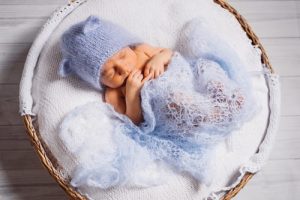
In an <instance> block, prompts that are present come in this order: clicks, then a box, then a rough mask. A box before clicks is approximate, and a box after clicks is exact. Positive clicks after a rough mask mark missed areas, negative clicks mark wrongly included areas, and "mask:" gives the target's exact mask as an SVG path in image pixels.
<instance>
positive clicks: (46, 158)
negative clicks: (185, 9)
mask: <svg viewBox="0 0 300 200" xmlns="http://www.w3.org/2000/svg"><path fill="white" fill-rule="evenodd" d="M214 2H215V3H216V4H219V5H220V6H221V7H222V8H224V9H226V10H228V11H229V12H230V13H232V14H233V15H234V16H235V18H236V19H237V20H238V22H239V23H240V25H241V27H242V28H243V30H244V31H245V32H246V33H247V36H248V37H249V38H250V39H251V41H252V45H256V46H258V48H260V50H261V51H262V56H261V62H262V63H263V64H265V66H266V67H267V68H269V69H270V71H271V73H275V72H274V70H273V69H272V67H271V65H270V63H269V60H268V57H267V54H266V51H265V49H264V48H263V46H262V45H261V43H260V42H259V39H258V37H257V36H256V35H255V33H254V32H253V31H252V29H251V27H250V26H249V25H248V23H247V22H246V20H245V19H244V18H243V17H242V16H241V15H240V14H239V13H238V12H237V10H236V9H234V8H233V7H232V6H231V5H229V3H227V2H226V1H225V0H214ZM72 3H75V1H74V0H71V1H70V3H69V4H68V5H71V4H72ZM22 119H23V122H24V125H25V128H26V132H27V134H28V136H29V139H30V141H31V145H32V146H33V147H34V149H35V151H36V152H37V154H38V156H39V158H40V160H41V162H42V164H43V166H44V167H45V168H46V169H47V170H48V172H49V173H50V175H51V176H52V177H53V178H54V179H55V180H56V182H57V183H58V184H59V185H60V186H61V187H62V188H63V190H64V191H65V192H66V193H67V194H68V195H69V197H70V198H71V199H81V200H84V199H87V198H86V197H85V196H84V195H82V194H80V193H79V192H77V191H76V190H75V189H74V188H73V187H72V186H70V185H69V183H68V182H67V181H65V180H64V179H63V178H62V177H61V175H60V174H59V173H58V171H57V169H56V167H55V166H56V163H55V158H53V156H52V155H51V153H50V151H49V150H48V149H47V148H46V145H44V143H43V141H42V139H41V137H40V134H39V133H38V125H37V124H35V123H34V120H33V118H32V116H31V115H28V114H26V115H24V116H22ZM253 175H254V174H252V173H249V172H247V173H246V174H245V175H244V177H243V178H242V180H241V181H240V183H239V184H238V185H237V186H236V187H235V188H233V189H231V190H229V191H227V193H226V194H225V195H224V196H223V197H222V199H223V200H228V199H231V198H233V197H234V196H235V195H236V194H237V193H238V192H239V191H240V190H241V189H242V188H243V187H244V186H245V185H246V184H247V182H248V181H249V180H250V179H251V177H253Z"/></svg>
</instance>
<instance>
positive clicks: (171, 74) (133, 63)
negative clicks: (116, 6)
mask: <svg viewBox="0 0 300 200" xmlns="http://www.w3.org/2000/svg"><path fill="white" fill-rule="evenodd" d="M60 45H61V49H62V55H63V59H62V61H61V63H60V66H59V74H60V75H61V76H63V77H65V76H67V75H69V74H75V75H77V76H78V77H79V78H81V79H82V80H84V81H86V82H87V83H89V84H90V85H91V86H93V87H94V88H95V89H97V90H99V91H100V92H102V94H103V100H104V102H105V103H107V104H109V105H111V106H112V107H113V108H114V112H116V114H117V116H119V117H120V118H121V119H122V120H123V122H124V124H123V125H124V127H126V128H124V134H125V135H127V136H129V137H130V138H132V139H133V140H134V141H136V142H137V143H138V144H140V145H141V146H143V147H146V148H147V149H148V150H149V152H151V153H152V154H153V155H154V156H155V157H156V158H157V159H161V160H164V161H166V162H167V163H169V164H171V165H173V166H175V168H176V169H178V170H179V171H187V172H190V174H191V175H193V176H194V177H195V178H196V179H198V180H202V181H203V180H204V179H205V180H206V181H207V179H206V178H207V177H208V176H209V175H208V174H207V169H206V168H207V166H206V164H205V163H206V161H207V160H205V159H206V155H205V154H206V152H207V151H208V150H209V149H211V148H212V146H213V144H216V143H217V142H219V141H221V140H223V139H224V138H226V136H228V135H229V133H230V132H232V131H233V130H235V129H237V128H239V127H240V126H241V125H242V124H243V123H244V122H245V121H246V120H249V115H247V113H249V112H248V111H249V110H251V109H252V108H253V107H252V108H251V105H254V102H252V99H251V98H250V96H251V92H250V91H247V92H245V88H242V87H240V86H239V84H238V83H236V82H235V81H234V80H231V79H230V78H229V76H228V73H227V72H226V71H225V70H224V69H223V68H222V67H221V66H220V65H219V64H218V63H217V62H215V61H213V60H209V59H205V58H197V59H194V60H186V59H185V58H184V57H183V56H182V55H181V54H180V53H179V52H177V51H172V50H171V49H169V48H161V47H154V46H152V45H150V44H147V43H145V42H143V41H142V40H141V39H140V38H138V37H137V36H134V35H132V34H130V33H129V32H128V31H127V30H125V29H124V28H122V27H120V26H118V25H117V24H114V23H112V22H109V21H107V20H104V19H100V18H98V17H96V16H90V17H88V18H87V19H86V20H85V21H82V22H80V23H78V24H75V25H73V26H72V27H71V28H69V29H68V30H67V31H66V32H65V33H64V34H63V36H62V39H61V43H60ZM208 182H209V181H208Z"/></svg>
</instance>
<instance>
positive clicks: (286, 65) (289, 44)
mask: <svg viewBox="0 0 300 200" xmlns="http://www.w3.org/2000/svg"><path fill="white" fill-rule="evenodd" d="M261 43H262V45H263V47H264V48H265V50H266V52H267V55H268V57H269V59H270V62H271V65H272V67H273V68H274V70H275V72H276V73H278V74H280V76H300V67H298V65H299V63H300V38H262V39H261Z"/></svg>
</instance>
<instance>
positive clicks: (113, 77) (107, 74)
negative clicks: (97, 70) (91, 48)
mask: <svg viewBox="0 0 300 200" xmlns="http://www.w3.org/2000/svg"><path fill="white" fill-rule="evenodd" d="M136 63H137V55H136V53H135V52H134V51H133V50H132V49H131V48H130V47H124V48H123V49H121V50H120V51H118V52H117V53H115V54H114V55H113V56H112V57H110V58H109V59H107V61H106V62H105V63H104V65H103V70H102V73H101V74H100V76H101V77H100V81H101V82H102V83H103V84H104V85H106V86H108V87H111V88H118V87H120V86H122V85H123V84H124V83H125V80H126V78H127V77H128V75H129V74H130V72H131V71H132V70H133V69H135V67H136Z"/></svg>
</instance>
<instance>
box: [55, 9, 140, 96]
mask: <svg viewBox="0 0 300 200" xmlns="http://www.w3.org/2000/svg"><path fill="white" fill-rule="evenodd" d="M136 43H142V40H141V39H140V38H138V37H136V36H134V35H132V34H130V33H129V32H128V31H127V30H125V29H124V28H123V27H121V26H119V25H117V24H114V23H112V22H110V21H107V20H104V19H100V18H98V17H97V16H93V15H91V16H89V17H88V18H87V19H86V20H85V21H82V22H79V23H77V24H75V25H73V26H71V27H70V28H69V29H68V30H67V31H66V32H64V34H63V35H62V37H61V40H60V48H61V52H62V60H61V61H60V64H59V70H58V74H59V75H60V76H62V77H65V76H67V75H69V74H72V73H75V74H76V75H77V76H79V77H80V78H81V79H83V80H84V81H87V82H88V83H90V84H91V85H92V86H93V87H94V88H96V89H99V90H100V91H102V90H103V87H104V85H103V84H102V83H101V82H100V79H99V78H100V73H101V69H102V66H103V64H104V63H105V62H106V60H107V59H108V58H109V57H111V56H112V55H113V54H115V53H117V52H118V51H119V50H120V49H122V48H123V47H126V46H128V45H133V44H136Z"/></svg>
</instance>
